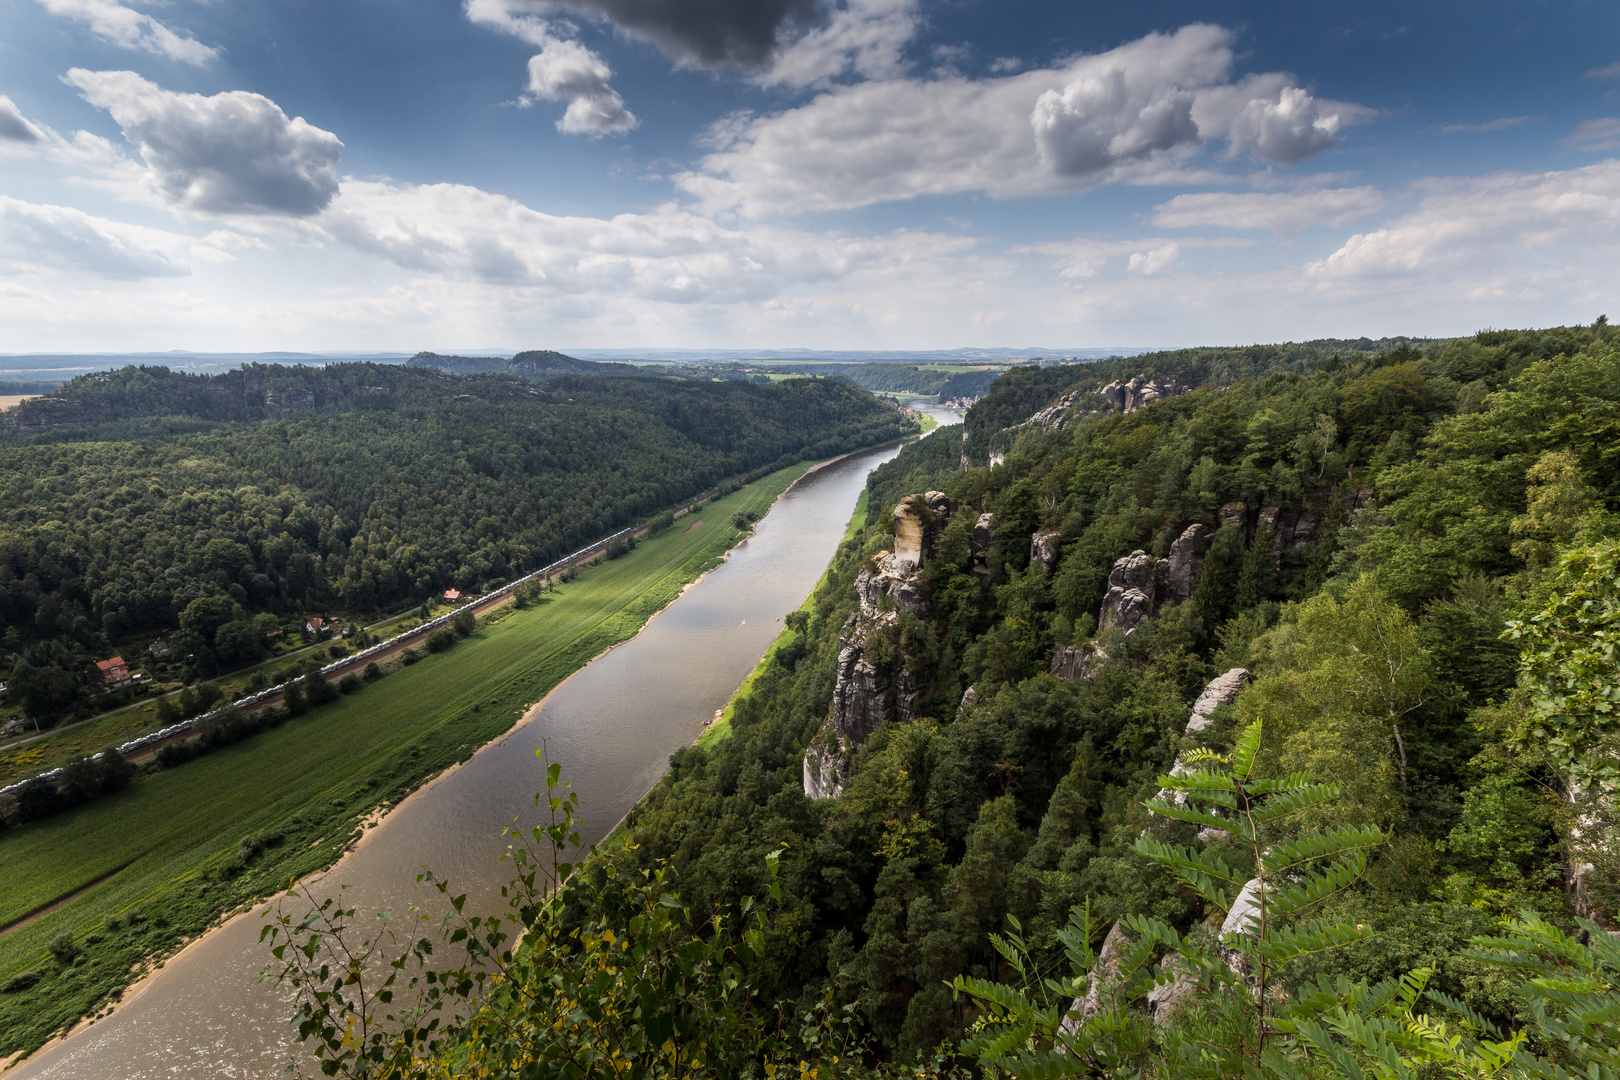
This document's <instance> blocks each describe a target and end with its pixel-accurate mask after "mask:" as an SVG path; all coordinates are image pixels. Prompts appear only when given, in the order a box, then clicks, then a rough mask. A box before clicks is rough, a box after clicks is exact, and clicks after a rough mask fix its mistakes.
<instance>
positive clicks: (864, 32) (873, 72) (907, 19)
mask: <svg viewBox="0 0 1620 1080" xmlns="http://www.w3.org/2000/svg"><path fill="white" fill-rule="evenodd" d="M917 9H918V0H846V3H844V4H843V5H842V6H840V7H834V8H832V9H831V13H830V14H829V15H828V17H827V21H826V23H825V24H823V25H821V26H816V27H812V28H810V29H807V30H804V31H802V32H799V33H785V34H783V35H782V37H781V38H780V39H779V40H780V41H781V44H780V45H779V47H778V49H777V51H776V53H775V55H774V56H773V58H772V60H771V63H770V66H769V67H766V68H765V69H763V70H762V71H761V72H760V73H759V74H758V75H757V76H756V77H755V81H757V82H758V83H759V84H760V85H762V86H801V87H802V86H815V85H820V84H824V83H826V82H828V81H829V80H831V79H835V78H837V77H839V76H840V75H844V74H846V73H848V72H854V73H855V74H856V75H859V76H860V77H861V78H863V79H891V78H895V77H896V76H898V75H900V74H902V73H903V72H904V70H905V58H904V55H903V52H904V49H905V46H906V43H907V42H909V41H910V40H911V39H912V37H913V36H914V35H915V34H916V33H917V27H918V22H919V15H918V10H917Z"/></svg>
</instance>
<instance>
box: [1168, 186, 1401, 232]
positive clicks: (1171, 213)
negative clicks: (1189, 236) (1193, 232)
mask: <svg viewBox="0 0 1620 1080" xmlns="http://www.w3.org/2000/svg"><path fill="white" fill-rule="evenodd" d="M1386 205H1387V200H1386V199H1385V198H1384V196H1383V194H1382V193H1381V192H1380V191H1379V190H1378V189H1377V188H1375V187H1353V188H1324V189H1322V190H1319V191H1286V192H1282V191H1279V192H1242V193H1239V192H1226V191H1210V192H1196V193H1192V194H1187V195H1177V196H1176V197H1175V198H1173V199H1171V200H1170V201H1169V202H1164V203H1160V204H1159V205H1158V206H1155V207H1154V208H1153V214H1152V220H1153V224H1155V225H1158V226H1159V227H1161V228H1165V229H1192V228H1199V227H1209V228H1217V229H1268V230H1270V231H1271V232H1274V233H1276V234H1277V235H1278V236H1292V235H1294V234H1295V233H1297V232H1299V231H1300V230H1301V229H1304V228H1306V227H1308V226H1311V225H1334V226H1342V225H1348V224H1350V222H1352V221H1354V220H1356V219H1357V218H1360V217H1365V216H1366V215H1368V214H1371V213H1375V212H1377V211H1379V210H1382V209H1383V208H1384V207H1385V206H1386Z"/></svg>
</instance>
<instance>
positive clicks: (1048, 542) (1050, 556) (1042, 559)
mask: <svg viewBox="0 0 1620 1080" xmlns="http://www.w3.org/2000/svg"><path fill="white" fill-rule="evenodd" d="M1062 543H1063V534H1062V533H1059V532H1038V533H1035V534H1034V535H1033V536H1031V537H1030V538H1029V561H1030V562H1038V563H1040V564H1041V565H1042V566H1044V567H1045V568H1046V570H1047V572H1048V573H1051V571H1052V569H1053V568H1054V567H1055V566H1057V561H1058V545H1060V544H1062Z"/></svg>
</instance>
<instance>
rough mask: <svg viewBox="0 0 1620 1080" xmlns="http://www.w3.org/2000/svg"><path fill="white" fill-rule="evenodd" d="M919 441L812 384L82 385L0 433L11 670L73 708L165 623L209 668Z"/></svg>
mask: <svg viewBox="0 0 1620 1080" xmlns="http://www.w3.org/2000/svg"><path fill="white" fill-rule="evenodd" d="M914 431H915V425H914V424H913V423H912V422H910V421H908V420H905V419H904V418H902V417H900V416H899V415H898V414H896V413H895V412H894V410H893V409H891V408H887V407H885V406H883V405H882V404H881V403H879V402H877V401H876V400H875V399H873V398H871V397H870V396H868V395H866V394H864V393H862V392H860V391H858V390H856V389H854V388H852V387H848V386H841V385H838V384H835V383H829V382H825V381H812V380H794V381H789V382H785V383H780V384H776V385H769V386H754V385H746V384H742V383H723V384H722V383H698V382H690V381H677V380H668V379H607V378H599V377H592V376H582V375H567V376H562V377H559V378H555V379H550V380H547V381H544V382H541V383H539V384H531V383H528V382H525V381H523V380H522V379H519V378H516V377H513V376H511V375H506V374H483V375H472V376H466V377H458V376H454V375H450V374H447V373H444V372H441V371H437V370H435V369H433V368H431V367H422V366H417V367H402V366H390V365H376V364H339V365H333V366H331V367H326V368H304V367H279V366H266V365H253V366H251V367H246V368H243V369H240V370H237V371H232V372H229V373H227V374H224V375H218V376H194V375H186V374H181V373H177V372H173V371H169V370H168V369H166V368H161V367H141V368H136V367H127V368H124V369H122V370H120V371H113V372H107V373H103V374H97V375H88V376H81V377H79V378H76V379H74V380H73V381H72V382H70V383H68V384H67V385H66V386H64V387H63V388H62V390H61V391H60V393H58V394H56V395H53V396H51V397H45V398H39V399H35V400H33V401H28V402H25V403H23V404H22V405H21V406H19V407H18V408H17V409H16V410H15V411H14V412H13V413H10V414H8V415H7V417H6V418H5V426H4V427H3V428H0V500H3V502H4V505H5V507H6V513H5V518H4V522H3V523H0V622H3V624H4V630H3V637H0V669H3V670H5V671H8V672H10V673H11V675H10V680H9V681H10V683H11V685H10V693H11V695H12V698H13V700H21V701H22V702H23V703H24V704H25V706H26V707H27V708H28V710H29V711H30V712H31V713H33V714H34V715H37V716H41V717H47V718H48V717H52V716H56V715H59V714H61V713H62V712H63V711H64V710H67V709H71V708H73V707H75V705H76V704H79V703H81V702H82V700H83V697H84V694H85V693H86V692H87V691H88V690H91V689H94V683H93V681H92V680H94V679H95V675H94V669H93V667H91V663H92V662H93V661H95V660H99V659H101V658H103V657H106V656H109V655H111V654H113V653H114V652H118V651H123V652H124V653H125V654H126V656H128V657H131V658H133V657H136V656H141V655H144V651H145V648H146V643H147V642H148V641H150V640H151V639H152V638H154V637H156V636H159V635H169V646H170V653H171V654H172V655H173V656H174V657H175V658H177V659H178V658H185V657H187V656H190V657H191V658H192V659H191V661H190V663H188V664H187V665H186V667H187V669H188V670H187V672H186V674H188V675H191V676H194V677H195V676H205V675H208V674H211V673H213V672H215V671H217V670H219V669H221V668H223V667H227V666H234V665H237V664H240V663H244V662H247V661H249V660H252V659H254V658H255V657H256V656H257V655H258V654H259V653H260V650H261V649H262V645H263V642H264V640H265V637H264V636H265V634H267V633H271V632H275V631H276V630H278V629H280V628H281V627H282V626H283V625H285V626H289V627H290V626H294V625H297V626H301V625H302V624H303V621H304V619H305V618H306V617H307V616H308V615H309V614H312V613H332V612H341V613H348V614H353V615H365V614H368V613H371V612H374V611H377V610H378V609H383V608H390V607H397V606H400V605H402V604H405V603H410V602H416V601H420V600H422V599H424V598H426V597H429V596H432V595H435V594H437V593H438V592H439V591H441V590H443V589H446V588H449V587H456V588H460V589H463V590H466V589H472V588H480V587H484V586H489V585H492V584H495V583H499V582H503V581H505V580H508V579H510V578H511V577H512V576H514V575H516V574H518V573H519V572H521V571H523V570H526V569H532V568H534V567H536V566H540V565H543V564H545V563H546V562H549V561H550V560H552V559H554V558H556V557H558V556H560V555H562V554H565V553H566V552H568V551H571V550H574V549H575V548H577V547H579V546H580V545H582V544H583V543H586V542H588V541H590V540H592V539H595V538H597V537H600V536H602V535H605V534H607V533H609V532H612V531H613V530H615V529H618V528H620V527H622V526H624V525H627V524H629V523H631V522H633V521H635V520H638V519H641V518H645V517H648V516H651V515H653V514H655V513H657V512H659V511H661V510H663V509H665V508H667V507H669V506H671V505H672V504H674V503H675V502H677V501H678V500H681V499H685V498H689V497H691V496H693V495H696V494H698V493H700V492H702V491H705V490H707V489H709V488H711V487H713V486H715V485H716V484H719V483H720V482H722V481H723V480H725V479H727V478H728V477H735V476H738V475H740V474H744V473H747V472H750V471H753V470H756V469H760V468H764V467H768V466H772V465H777V464H780V465H786V464H789V463H791V462H794V461H798V460H805V459H808V458H815V457H826V456H831V455H834V454H838V453H842V452H844V451H847V450H851V449H854V448H856V447H859V446H867V445H872V444H875V443H880V442H883V441H886V440H889V439H894V438H898V437H900V436H902V435H905V434H909V433H912V432H914ZM267 620H268V621H267Z"/></svg>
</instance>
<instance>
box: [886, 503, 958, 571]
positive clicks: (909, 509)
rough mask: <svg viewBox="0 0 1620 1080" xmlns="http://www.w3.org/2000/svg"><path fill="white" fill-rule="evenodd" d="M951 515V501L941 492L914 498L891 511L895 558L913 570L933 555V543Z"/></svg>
mask: <svg viewBox="0 0 1620 1080" xmlns="http://www.w3.org/2000/svg"><path fill="white" fill-rule="evenodd" d="M950 516H951V500H950V499H948V498H946V497H945V493H944V492H942V491H929V492H926V493H924V494H923V495H922V496H921V497H920V499H919V497H918V496H916V495H913V496H911V497H910V498H908V499H902V500H901V502H900V505H899V506H896V507H895V508H894V558H895V560H896V561H897V562H909V563H910V564H911V565H912V567H913V568H916V567H919V566H921V565H922V564H923V561H924V560H925V559H926V558H927V557H928V556H930V555H932V554H933V553H934V541H935V540H936V539H938V538H939V532H940V530H941V529H942V528H944V526H945V522H946V520H947V519H948V518H949V517H950Z"/></svg>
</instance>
